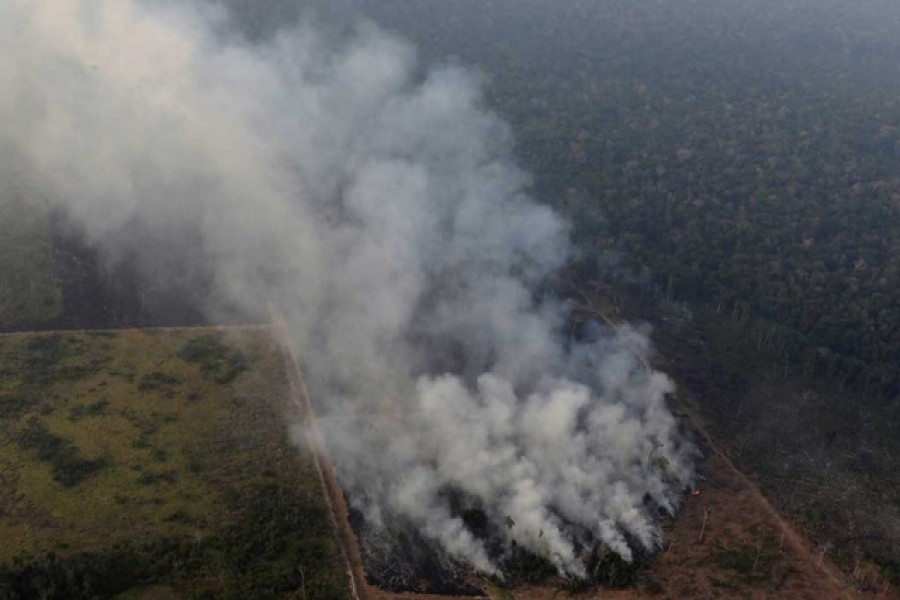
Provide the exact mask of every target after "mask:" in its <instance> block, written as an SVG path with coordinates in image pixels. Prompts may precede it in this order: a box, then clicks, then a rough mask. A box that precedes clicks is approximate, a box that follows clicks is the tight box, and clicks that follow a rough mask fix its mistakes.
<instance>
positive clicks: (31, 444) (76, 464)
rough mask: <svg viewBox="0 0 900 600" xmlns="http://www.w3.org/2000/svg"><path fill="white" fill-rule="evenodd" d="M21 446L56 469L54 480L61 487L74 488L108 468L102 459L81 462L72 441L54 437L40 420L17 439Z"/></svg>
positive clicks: (36, 418)
mask: <svg viewBox="0 0 900 600" xmlns="http://www.w3.org/2000/svg"><path fill="white" fill-rule="evenodd" d="M16 441H17V442H18V444H19V446H21V447H22V448H23V449H25V450H29V451H33V452H35V453H36V454H37V457H38V459H40V460H41V461H43V462H46V463H49V464H50V467H51V468H52V469H53V479H54V480H55V481H57V482H58V483H60V484H62V485H64V486H66V487H73V486H76V485H78V484H79V483H81V482H82V481H84V480H85V479H87V478H88V477H90V476H91V475H92V474H94V473H95V472H97V471H99V470H100V469H102V468H103V467H104V466H106V461H104V460H102V459H97V460H87V459H85V458H82V457H81V455H80V454H79V452H78V448H77V447H76V446H75V444H74V443H72V441H71V440H67V439H64V438H61V437H59V436H57V435H54V434H53V433H51V432H50V430H49V429H47V426H46V425H45V424H44V423H43V421H41V419H40V418H38V417H36V416H33V417H31V418H30V419H29V420H28V422H27V423H26V425H25V428H24V429H23V430H22V431H21V432H20V433H19V435H18V437H17V438H16Z"/></svg>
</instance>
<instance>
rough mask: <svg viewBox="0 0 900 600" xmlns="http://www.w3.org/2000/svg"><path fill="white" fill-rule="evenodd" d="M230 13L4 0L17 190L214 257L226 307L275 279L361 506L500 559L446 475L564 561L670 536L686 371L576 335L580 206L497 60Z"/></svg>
mask: <svg viewBox="0 0 900 600" xmlns="http://www.w3.org/2000/svg"><path fill="white" fill-rule="evenodd" d="M228 30H229V27H228V22H227V15H226V14H225V13H223V12H220V11H218V10H216V9H214V8H211V7H209V6H206V7H205V8H202V9H201V8H197V7H193V8H190V7H184V6H180V5H178V6H176V5H173V3H164V4H156V5H153V4H144V3H138V2H134V1H129V0H91V1H83V2H79V1H76V0H0V158H2V167H0V168H2V171H0V175H2V186H3V192H2V193H12V192H11V190H17V191H16V193H19V194H23V193H24V194H26V195H27V196H28V197H31V198H36V199H41V201H50V202H52V203H53V204H55V205H57V206H60V207H63V208H64V209H65V211H66V212H67V213H68V214H69V215H71V217H72V218H73V219H74V220H75V221H76V222H78V223H79V224H80V225H81V226H82V227H83V228H84V229H85V231H86V233H87V235H88V237H89V239H91V240H92V241H93V242H94V243H96V244H97V245H98V246H99V247H101V248H103V249H104V250H105V251H106V252H107V254H108V256H110V257H112V258H113V259H114V257H115V256H117V255H120V254H121V253H123V252H126V251H128V252H132V253H133V252H135V251H137V252H138V254H139V255H140V256H141V258H142V261H143V262H144V263H145V264H146V265H150V267H148V268H149V269H150V270H151V271H152V270H153V269H156V270H160V269H162V267H161V265H163V266H165V269H168V270H172V269H175V270H177V269H183V270H184V271H185V272H190V270H191V269H193V268H194V267H193V266H191V265H202V266H203V268H204V269H208V270H211V274H212V275H211V277H212V282H213V287H212V289H213V290H214V294H213V295H212V297H211V298H210V300H209V306H208V308H209V310H210V311H211V313H213V314H216V313H217V312H220V311H222V310H224V308H223V307H225V306H230V307H235V306H236V307H239V308H240V309H241V311H242V312H243V313H244V314H246V315H255V316H260V315H262V314H264V313H265V307H266V306H267V304H268V303H269V302H270V301H275V302H277V303H278V305H279V306H280V307H281V308H282V310H283V311H284V313H285V315H286V317H287V319H288V321H289V323H290V326H291V332H292V335H293V340H294V343H295V345H296V348H297V350H298V353H299V355H300V357H301V359H302V362H303V366H304V369H305V370H306V372H307V375H308V377H309V382H310V386H311V389H312V392H313V395H314V397H315V400H316V404H317V406H318V407H319V409H320V410H321V411H322V413H323V415H324V416H325V417H326V418H324V419H323V424H324V425H325V429H326V431H325V433H326V439H327V443H328V445H329V449H330V451H331V452H332V453H333V455H334V458H335V462H336V464H337V467H338V473H339V476H340V478H341V480H342V484H343V485H344V486H345V488H346V490H347V491H348V492H349V495H350V498H351V499H352V500H353V502H354V505H355V506H356V507H357V508H359V509H360V510H361V511H363V512H364V514H365V516H366V518H367V520H368V522H370V523H372V524H375V525H376V526H379V525H380V526H382V527H384V528H385V529H387V530H389V529H390V528H391V527H392V522H394V520H396V519H398V518H400V519H403V520H405V521H406V522H409V523H412V524H413V525H414V526H415V527H416V528H417V529H418V531H419V532H420V533H421V535H423V536H425V537H426V538H428V539H429V540H431V541H433V542H434V543H436V544H437V545H439V546H440V548H442V549H443V551H444V552H445V553H446V555H447V556H448V557H449V558H451V559H453V560H456V561H461V562H464V563H466V564H469V565H471V566H472V567H474V568H476V569H478V570H479V571H482V572H485V573H499V572H500V571H501V570H502V567H501V565H500V563H499V562H498V561H499V560H501V559H502V552H501V556H498V555H497V551H496V550H495V549H493V550H492V549H491V548H488V547H487V545H486V542H485V540H483V539H481V538H479V536H477V535H475V533H473V532H472V531H470V530H469V529H468V528H467V526H466V525H465V523H464V522H463V520H462V519H461V518H460V516H459V515H458V514H457V513H458V510H456V509H455V508H454V507H453V506H452V504H451V502H450V501H449V500H448V490H453V491H455V492H458V493H460V494H463V495H464V496H465V497H466V498H468V499H469V500H470V501H472V502H475V503H477V505H478V506H479V507H480V509H481V510H483V511H484V513H485V514H486V515H487V516H488V517H489V518H490V519H491V520H492V522H494V523H506V525H502V526H500V527H498V528H497V531H496V532H495V534H496V535H497V536H499V537H500V538H501V540H502V542H503V543H504V544H506V547H508V545H509V544H510V543H511V542H513V541H515V542H516V543H517V544H519V545H521V546H523V547H526V548H528V549H530V550H532V551H534V552H536V553H539V554H541V555H543V556H545V557H547V558H548V559H549V560H550V561H552V563H553V564H554V565H556V567H557V568H558V569H559V571H560V572H561V573H563V574H567V575H572V576H580V575H583V574H584V562H583V558H584V557H583V556H582V555H581V554H582V551H581V550H580V549H581V548H583V547H585V545H586V544H589V543H590V542H592V541H595V540H601V541H602V542H604V543H605V544H606V545H607V546H608V547H610V548H612V549H613V550H615V551H616V552H617V553H618V554H619V555H620V556H622V557H623V558H624V559H626V560H630V559H631V558H632V554H633V552H634V550H636V549H641V550H652V549H655V548H657V547H658V546H659V544H660V535H661V534H660V529H659V526H658V524H657V522H656V520H655V517H654V515H653V514H652V511H651V509H650V508H649V507H650V506H653V505H656V506H661V507H663V508H665V509H666V510H669V511H674V510H675V508H676V507H677V505H678V503H679V496H680V491H681V490H682V489H683V487H684V486H685V485H686V484H688V483H689V482H690V480H691V478H692V476H693V475H692V468H691V458H692V455H691V452H692V451H691V449H690V447H689V446H687V445H686V444H684V443H683V442H682V441H681V440H680V439H679V436H678V433H677V425H676V422H675V421H674V419H673V417H672V416H671V414H670V413H669V411H668V410H667V408H666V404H665V395H666V394H667V393H668V392H670V391H671V389H672V384H671V383H670V381H669V379H668V378H666V376H664V375H662V374H660V373H656V372H649V371H647V370H646V369H645V368H644V366H643V364H642V362H641V360H639V358H638V355H639V354H641V353H648V352H649V345H648V342H647V339H646V336H645V335H644V334H643V333H641V332H639V331H637V330H635V329H632V328H629V327H623V328H621V329H620V330H618V331H611V330H608V329H602V328H599V327H598V329H597V332H596V333H595V335H593V336H592V338H591V339H592V341H590V342H572V341H569V340H567V335H566V334H567V326H566V325H567V307H566V305H565V304H564V303H563V302H560V301H558V300H555V299H553V298H550V297H549V296H548V294H546V293H544V294H538V293H537V292H536V290H538V289H540V287H541V284H542V283H543V282H545V281H546V280H547V278H548V277H549V276H550V275H551V274H552V273H553V272H554V271H555V270H556V269H558V268H560V267H561V266H563V265H564V264H565V263H566V261H567V260H568V257H569V256H570V252H571V249H570V247H569V243H568V240H567V231H566V225H565V223H563V222H562V221H561V219H560V218H559V217H558V216H557V215H556V214H555V213H554V212H553V211H552V210H550V209H549V208H547V207H545V206H542V205H540V204H538V203H536V202H535V201H534V200H533V199H531V198H529V197H528V195H527V193H526V192H525V190H526V188H527V185H528V177H527V175H526V174H525V173H523V172H522V171H521V170H519V169H518V168H517V167H516V165H515V163H514V161H513V159H512V154H511V133H510V131H509V129H508V128H507V126H506V125H505V124H504V123H503V122H502V121H500V120H499V119H498V118H497V117H495V116H494V115H492V114H491V113H490V112H489V111H488V110H486V108H485V106H484V104H483V101H482V98H481V95H480V91H479V82H478V80H477V78H476V77H475V76H473V75H472V74H471V73H469V72H467V71H465V70H463V69H461V68H458V67H443V68H436V69H433V70H429V71H427V72H425V71H423V70H422V69H421V68H420V67H419V66H418V65H417V64H416V62H415V56H414V52H413V50H412V49H411V48H410V47H408V46H406V45H404V44H403V43H402V42H400V41H398V40H396V39H393V38H391V37H389V36H387V35H385V34H383V33H382V32H380V31H379V30H378V29H376V28H375V27H373V26H371V25H365V24H363V25H360V26H359V27H358V28H357V30H356V32H355V34H354V35H353V36H352V37H350V38H348V39H344V40H341V41H336V40H333V39H326V38H325V37H324V36H323V35H322V34H321V33H318V32H317V30H316V29H315V28H314V27H313V26H312V25H303V24H301V25H298V26H296V27H292V28H290V29H289V30H285V31H282V32H280V33H278V34H275V35H273V36H270V37H269V38H267V39H265V40H262V41H254V42H253V43H250V42H247V41H243V40H242V39H241V38H240V37H239V36H237V35H233V34H229V35H223V34H222V32H223V31H228ZM23 190H24V191H23ZM328 417H332V418H328ZM342 417H349V418H342ZM648 499H650V500H652V502H650V503H648Z"/></svg>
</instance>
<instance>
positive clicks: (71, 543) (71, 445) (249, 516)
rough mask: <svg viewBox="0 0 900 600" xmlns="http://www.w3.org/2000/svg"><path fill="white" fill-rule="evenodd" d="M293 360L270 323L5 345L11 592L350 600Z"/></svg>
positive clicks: (1, 457) (6, 551)
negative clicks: (304, 436)
mask: <svg viewBox="0 0 900 600" xmlns="http://www.w3.org/2000/svg"><path fill="white" fill-rule="evenodd" d="M283 367H284V363H283V355H282V354H281V353H280V351H279V350H278V349H277V347H276V346H275V344H274V343H273V342H272V340H271V337H270V335H269V333H268V332H266V331H249V332H241V333H239V332H236V331H228V332H222V331H207V330H186V331H135V330H130V331H122V332H118V333H106V332H104V333H78V334H55V335H37V336H8V337H3V338H0V540H2V542H3V543H0V598H14V597H38V596H40V594H45V595H44V596H43V597H48V598H79V597H83V598H87V597H94V596H95V595H99V596H103V597H109V596H114V595H116V594H121V597H122V598H166V597H170V598H213V597H215V598H229V597H230V598H310V599H312V598H316V599H318V598H323V599H327V598H347V597H348V595H349V592H348V588H347V581H346V574H345V570H344V568H343V564H342V562H341V558H340V551H339V547H338V544H337V541H336V536H335V533H334V529H333V526H332V524H331V520H330V519H329V515H328V509H327V507H326V504H325V501H324V497H323V494H322V490H321V487H320V485H319V480H318V478H317V476H316V474H315V467H314V464H313V459H312V455H311V454H310V453H309V451H308V450H303V449H300V450H298V449H297V447H296V446H294V445H292V444H291V443H289V442H288V440H287V439H286V438H287V434H286V429H285V422H286V421H285V418H284V416H285V412H289V411H291V410H293V408H292V404H291V403H290V402H289V401H288V399H289V391H288V388H289V385H288V381H287V378H286V375H285V370H284V368H283ZM17 595H18V596H17Z"/></svg>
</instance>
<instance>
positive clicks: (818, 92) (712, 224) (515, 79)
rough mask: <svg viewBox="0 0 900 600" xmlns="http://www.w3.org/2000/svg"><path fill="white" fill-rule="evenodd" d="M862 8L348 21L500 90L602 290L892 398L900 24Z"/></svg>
mask: <svg viewBox="0 0 900 600" xmlns="http://www.w3.org/2000/svg"><path fill="white" fill-rule="evenodd" d="M339 4H340V3H339ZM845 4H846V3H843V4H842V3H837V2H821V3H810V2H788V3H774V2H769V1H767V0H766V1H759V2H755V3H744V4H739V3H736V2H709V1H698V2H672V3H665V4H660V3H633V2H618V1H616V2H603V3H596V2H585V1H573V2H566V3H549V2H542V1H540V0H526V1H524V2H510V1H508V0H496V1H493V2H485V3H479V5H478V9H477V10H474V9H473V7H472V4H471V3H468V2H465V1H462V0H457V1H451V2H440V3H438V2H432V1H425V2H417V3H406V2H399V1H393V0H387V1H383V2H370V1H368V0H356V1H355V2H354V1H350V2H346V3H345V8H347V7H353V8H356V9H359V8H362V9H363V10H365V11H367V12H368V14H369V15H370V16H372V18H374V19H375V20H377V21H378V22H379V23H380V24H382V25H383V26H386V27H388V28H390V29H393V30H395V31H398V32H399V33H401V34H402V35H404V36H406V37H411V38H412V39H413V40H414V41H415V42H416V44H417V45H418V47H419V48H421V53H422V55H423V57H424V59H425V60H426V62H444V63H446V62H448V61H450V62H452V61H454V60H458V61H461V62H463V63H464V64H467V65H475V66H477V67H478V68H479V69H480V70H481V72H482V74H483V75H484V79H485V81H486V87H487V94H488V97H487V102H488V103H489V105H490V106H491V108H493V109H495V110H498V111H499V112H500V113H501V114H502V116H503V117H504V118H506V119H507V120H509V121H510V123H511V125H512V130H513V132H514V135H515V140H516V153H517V156H518V157H519V158H520V160H522V161H523V163H524V166H525V167H526V168H527V169H528V170H530V171H531V172H532V173H533V174H534V181H535V193H536V194H537V195H538V196H539V197H541V198H542V199H544V200H547V201H550V202H552V203H554V204H555V205H556V206H558V207H561V208H562V209H563V210H564V211H565V212H566V213H567V214H568V215H569V216H570V217H571V219H572V222H573V223H575V232H574V233H575V236H576V240H577V242H578V245H579V247H580V249H581V250H582V252H583V254H582V256H583V259H584V260H585V261H586V262H588V263H590V264H591V266H592V267H594V269H595V276H597V277H600V276H607V277H608V276H610V275H612V276H614V277H615V278H617V279H619V280H624V281H628V282H631V283H635V284H639V285H642V286H643V287H645V288H652V290H653V291H654V293H656V294H658V295H659V296H661V297H664V298H666V299H669V300H671V299H674V300H678V301H687V302H689V303H690V304H692V305H701V304H702V305H709V306H712V307H714V308H715V309H716V310H717V311H718V312H719V313H725V314H729V315H735V316H736V317H737V318H740V319H743V320H746V319H753V320H754V321H756V322H758V327H757V328H758V329H760V331H761V332H760V333H759V334H758V335H759V336H760V337H764V338H766V339H767V340H769V341H771V343H773V344H776V345H778V347H779V348H780V349H781V350H782V352H783V353H784V354H785V356H784V358H785V360H787V361H788V362H790V363H792V364H794V365H796V366H797V367H798V368H799V369H802V370H804V371H805V372H807V373H814V374H817V375H823V376H826V377H828V378H831V379H833V380H834V381H837V382H840V383H841V384H848V385H849V386H850V387H852V388H854V389H858V390H860V391H866V392H874V393H876V394H877V395H879V396H880V397H882V398H884V399H886V400H892V399H893V398H894V397H896V396H897V394H898V393H900V375H898V373H896V369H895V368H894V365H895V363H896V361H897V360H898V358H900V328H898V327H897V323H898V321H900V300H898V298H900V295H898V291H900V237H898V235H897V233H898V217H900V214H898V213H900V171H898V169H897V164H898V159H900V101H898V100H897V91H898V88H900V83H898V82H900V79H898V78H897V75H898V68H897V61H896V60H895V59H896V58H897V57H900V44H898V43H897V42H896V41H895V38H896V36H895V35H894V33H895V32H896V25H897V23H900V21H898V18H900V14H898V9H897V8H894V7H891V6H889V5H886V4H883V3H880V2H874V1H873V2H866V3H859V4H858V5H857V6H854V7H848V6H845ZM513 5H514V6H513ZM323 10H327V9H323ZM330 10H331V12H340V9H339V8H333V7H332V8H331V9H330ZM885 17H890V18H885ZM611 267H614V268H612V269H611ZM762 330H765V332H762Z"/></svg>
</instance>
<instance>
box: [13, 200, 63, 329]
mask: <svg viewBox="0 0 900 600" xmlns="http://www.w3.org/2000/svg"><path fill="white" fill-rule="evenodd" d="M61 311H62V296H61V294H60V290H59V287H58V286H57V285H56V283H55V282H54V280H53V240H52V239H51V236H50V222H49V218H48V214H47V209H46V208H45V207H40V206H36V205H34V204H26V203H25V202H23V201H21V200H20V199H18V198H17V197H15V196H0V327H10V326H16V325H22V324H36V323H42V322H46V321H51V320H53V319H54V318H56V317H58V316H59V314H60V312H61Z"/></svg>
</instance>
